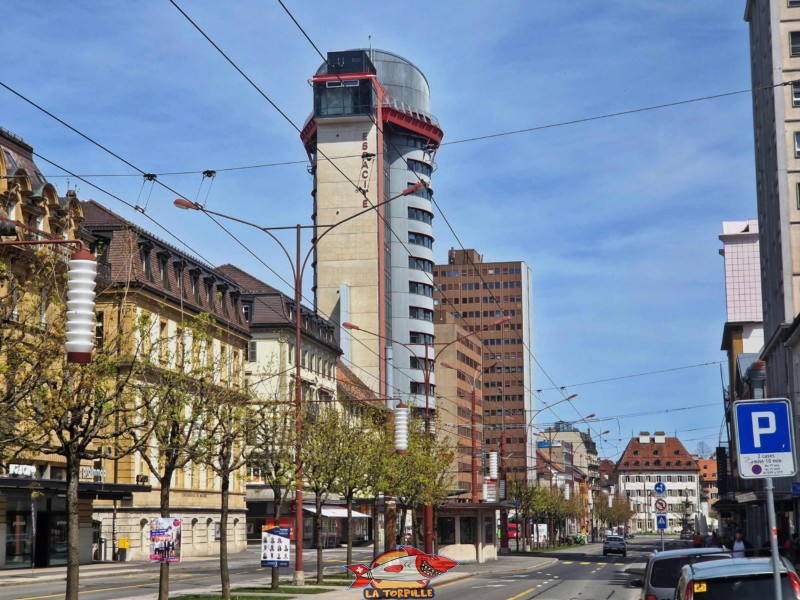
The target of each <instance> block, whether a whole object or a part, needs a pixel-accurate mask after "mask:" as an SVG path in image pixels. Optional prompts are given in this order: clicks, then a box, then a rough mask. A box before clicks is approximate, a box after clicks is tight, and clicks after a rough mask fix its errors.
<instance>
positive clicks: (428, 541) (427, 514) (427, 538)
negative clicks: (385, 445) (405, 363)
mask: <svg viewBox="0 0 800 600" xmlns="http://www.w3.org/2000/svg"><path fill="white" fill-rule="evenodd" d="M510 320H511V317H509V316H505V317H501V318H500V319H497V320H496V321H494V322H492V323H490V324H489V325H486V326H485V327H482V328H481V329H476V330H475V331H472V332H470V333H468V334H467V335H463V336H458V337H456V338H455V339H454V340H451V341H450V342H447V343H446V344H444V345H443V346H442V347H441V348H440V349H439V351H438V352H435V353H434V355H433V357H430V356H429V352H428V349H429V345H428V344H425V355H424V356H422V357H421V356H419V355H418V354H417V353H416V352H414V350H413V349H412V348H411V346H410V345H409V344H407V343H405V342H401V341H399V340H395V339H393V338H390V337H387V336H385V335H383V334H380V333H376V332H374V331H369V330H368V329H364V328H363V327H359V326H358V325H356V324H354V323H349V322H344V323H342V327H344V328H345V329H351V330H354V331H361V332H364V333H366V334H369V335H372V336H375V337H377V338H380V339H382V340H384V341H386V342H391V343H393V344H397V345H399V346H403V348H405V349H406V350H408V351H409V353H410V354H411V355H412V356H413V357H414V358H416V359H417V363H419V361H420V360H422V361H423V363H422V365H423V366H422V374H423V377H424V380H425V433H426V434H430V432H431V419H430V388H431V372H432V367H433V365H434V363H435V362H436V359H437V358H438V357H439V355H440V354H441V353H442V352H443V351H444V350H445V349H447V348H448V347H449V346H452V345H453V344H455V343H456V342H459V341H461V340H465V339H467V338H468V337H471V336H473V335H475V334H477V333H482V332H484V331H486V330H488V329H490V328H492V327H496V326H497V325H501V324H502V323H505V322H507V321H510ZM434 345H436V344H435V343H434ZM473 493H474V488H473ZM422 521H423V530H424V531H423V533H424V536H423V537H424V546H425V548H424V550H425V552H426V553H428V554H431V553H433V505H432V504H426V505H425V506H424V507H423V511H422Z"/></svg>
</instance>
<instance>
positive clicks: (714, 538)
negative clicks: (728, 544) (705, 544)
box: [711, 531, 722, 548]
mask: <svg viewBox="0 0 800 600" xmlns="http://www.w3.org/2000/svg"><path fill="white" fill-rule="evenodd" d="M711 547H712V548H722V540H721V539H719V534H718V533H717V532H716V531H715V532H714V533H712V534H711Z"/></svg>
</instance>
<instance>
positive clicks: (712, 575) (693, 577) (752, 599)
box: [675, 557, 800, 600]
mask: <svg viewBox="0 0 800 600" xmlns="http://www.w3.org/2000/svg"><path fill="white" fill-rule="evenodd" d="M772 577H773V575H772V559H771V558H769V557H763V558H762V557H759V558H731V559H728V560H716V561H713V562H706V563H703V564H693V565H686V566H684V567H683V568H682V569H681V576H680V579H679V580H678V586H677V587H676V589H675V600H692V599H694V600H729V599H730V598H736V600H764V599H765V598H774V597H775V593H774V591H773V590H774V587H773V586H774V583H773V580H772ZM781 592H782V594H781V595H782V596H783V599H784V600H788V599H789V598H792V599H795V600H800V579H799V578H798V577H797V573H796V572H795V570H794V568H793V567H792V565H791V563H789V561H787V560H786V559H785V558H781Z"/></svg>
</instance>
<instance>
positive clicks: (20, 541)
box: [6, 512, 33, 567]
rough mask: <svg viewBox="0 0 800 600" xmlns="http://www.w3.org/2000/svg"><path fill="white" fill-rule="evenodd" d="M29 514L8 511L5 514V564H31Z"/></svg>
mask: <svg viewBox="0 0 800 600" xmlns="http://www.w3.org/2000/svg"><path fill="white" fill-rule="evenodd" d="M32 531H33V529H32V524H31V515H30V513H28V514H22V513H13V512H9V513H8V515H7V516H6V565H7V566H9V567H29V566H31V533H32Z"/></svg>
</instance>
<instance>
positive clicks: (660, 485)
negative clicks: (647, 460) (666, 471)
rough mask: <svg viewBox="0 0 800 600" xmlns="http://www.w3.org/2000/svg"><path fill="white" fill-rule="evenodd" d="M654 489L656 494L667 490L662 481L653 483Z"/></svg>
mask: <svg viewBox="0 0 800 600" xmlns="http://www.w3.org/2000/svg"><path fill="white" fill-rule="evenodd" d="M655 490H656V494H663V493H664V492H666V491H667V486H666V485H665V484H664V482H662V481H659V482H657V483H656V485H655Z"/></svg>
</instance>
